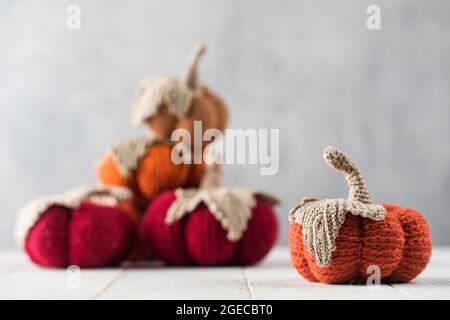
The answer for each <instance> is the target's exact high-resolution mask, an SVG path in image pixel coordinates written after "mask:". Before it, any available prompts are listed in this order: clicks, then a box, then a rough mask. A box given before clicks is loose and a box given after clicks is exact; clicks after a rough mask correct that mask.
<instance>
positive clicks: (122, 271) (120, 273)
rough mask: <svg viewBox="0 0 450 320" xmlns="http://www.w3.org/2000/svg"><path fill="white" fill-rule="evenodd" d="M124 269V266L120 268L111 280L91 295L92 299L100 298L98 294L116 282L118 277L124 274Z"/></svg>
mask: <svg viewBox="0 0 450 320" xmlns="http://www.w3.org/2000/svg"><path fill="white" fill-rule="evenodd" d="M125 270H126V267H125V268H123V269H121V270H120V272H119V274H118V275H117V276H115V277H114V278H113V279H111V281H110V282H109V283H107V284H106V285H105V286H104V287H103V288H101V289H100V290H99V292H98V293H97V294H95V295H94V296H93V298H92V300H98V299H99V298H100V296H101V295H102V294H103V293H105V292H106V290H108V289H109V288H110V287H111V286H112V285H113V284H114V283H116V282H117V280H119V278H121V277H122V276H123V275H124V273H125Z"/></svg>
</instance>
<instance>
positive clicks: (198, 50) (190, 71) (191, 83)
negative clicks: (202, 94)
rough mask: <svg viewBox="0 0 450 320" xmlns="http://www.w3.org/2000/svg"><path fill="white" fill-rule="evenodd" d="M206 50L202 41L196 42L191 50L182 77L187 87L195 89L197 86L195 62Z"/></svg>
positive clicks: (196, 62)
mask: <svg viewBox="0 0 450 320" xmlns="http://www.w3.org/2000/svg"><path fill="white" fill-rule="evenodd" d="M205 52H206V47H205V45H204V44H203V43H197V44H196V45H195V46H194V49H193V50H192V54H191V58H190V60H189V64H188V68H187V70H186V74H185V77H184V81H185V82H186V84H187V85H188V87H189V88H191V89H192V90H195V89H196V88H197V64H198V61H199V60H200V57H201V56H202V55H203V54H204V53H205Z"/></svg>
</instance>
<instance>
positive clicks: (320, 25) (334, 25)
mask: <svg viewBox="0 0 450 320" xmlns="http://www.w3.org/2000/svg"><path fill="white" fill-rule="evenodd" d="M69 4H78V5H80V7H81V10H82V28H81V30H80V31H68V29H67V28H66V17H67V15H66V8H67V6H68V5H69ZM369 4H378V5H380V7H381V9H382V30H381V31H369V30H367V28H366V26H365V24H366V17H367V15H366V8H367V6H368V5H369ZM449 14H450V2H449V1H445V0H442V1H429V0H428V1H425V0H423V1H411V0H402V1H375V0H373V1H360V0H354V1H348V0H347V1H331V0H330V1H317V0H310V1H298V0H292V1H257V0H253V1H240V0H234V1H230V0H222V1H209V0H202V1H183V0H179V1H143V0H142V1H127V2H125V1H106V0H102V1H87V0H86V1H78V0H74V1H70V2H64V1H62V2H59V3H56V2H55V1H50V0H48V1H43V0H39V1H17V2H13V1H4V0H2V1H1V2H0V179H1V186H2V187H1V192H0V213H1V220H0V221H1V222H0V247H2V248H10V247H13V246H14V245H15V244H14V240H13V237H12V232H13V226H14V220H15V217H16V214H17V211H18V209H19V208H20V207H21V206H22V205H23V204H25V203H26V202H27V201H28V200H30V199H32V198H33V197H35V196H37V195H40V194H45V193H49V192H57V191H62V190H65V189H68V188H70V187H73V186H76V185H79V184H86V183H94V182H95V181H96V179H95V169H94V164H95V160H96V159H98V158H99V156H101V155H102V154H103V152H104V151H105V150H106V149H107V147H108V146H109V145H110V144H111V143H113V142H115V141H117V140H120V139H122V138H125V137H132V136H136V135H140V134H143V133H145V131H144V130H142V129H132V128H131V127H130V125H129V121H128V105H129V101H130V98H131V97H132V95H133V92H134V90H135V87H136V85H137V83H138V81H139V79H141V78H142V77H144V76H146V75H149V74H156V75H177V74H178V73H179V72H180V71H181V70H182V69H183V67H184V65H185V60H186V58H187V56H188V53H189V52H190V49H191V47H192V45H193V44H194V43H195V42H196V41H197V40H202V41H204V42H205V43H206V44H207V45H208V47H209V52H208V55H207V56H206V57H205V58H204V59H203V61H202V62H201V66H200V73H201V78H202V80H203V81H205V82H206V83H208V84H209V85H210V86H211V87H212V88H213V89H214V90H216V91H217V92H219V93H220V94H221V95H222V96H223V97H224V98H225V99H226V101H227V102H228V104H229V106H230V108H231V112H232V121H231V127H233V128H244V129H245V128H280V129H281V132H280V135H281V136H280V139H281V143H280V152H281V154H280V157H281V159H280V162H281V164H280V165H281V167H280V171H279V174H278V175H276V176H272V177H263V176H260V175H259V168H258V167H256V166H228V167H227V168H226V179H225V180H226V181H225V182H226V184H227V185H246V186H257V187H259V188H261V189H264V190H267V191H271V192H273V193H275V194H277V195H278V196H279V197H280V198H281V199H282V201H283V204H282V205H281V206H280V207H279V216H280V221H281V222H282V233H281V235H280V243H283V244H285V243H286V242H287V241H286V238H287V227H288V222H287V212H288V210H289V209H290V208H291V207H292V206H293V205H294V204H296V203H297V202H298V201H300V200H301V198H302V197H304V196H317V197H342V196H345V195H346V192H347V188H346V184H345V180H344V178H343V177H342V176H341V175H339V174H338V173H336V172H334V171H332V170H331V169H329V168H328V166H327V165H326V164H324V162H323V161H322V149H323V147H325V146H327V145H330V144H332V145H336V146H338V147H340V148H342V149H343V150H345V151H347V153H349V154H350V155H351V156H352V157H353V159H354V160H355V161H356V162H357V163H358V164H359V165H360V167H361V169H362V171H363V172H364V174H365V177H366V181H367V183H368V185H369V188H370V190H371V192H372V196H373V198H374V199H375V200H376V201H377V202H395V203H398V204H402V205H406V206H410V207H414V208H416V209H418V210H420V211H422V212H423V213H424V215H425V216H426V217H427V219H428V221H429V222H430V224H431V228H432V236H433V241H434V243H435V244H439V245H442V244H447V245H448V244H450V212H449V211H450V192H449V191H450V171H449V168H450V166H449V161H450V148H449V146H448V138H449V136H450V128H449V120H450V103H449V102H450V101H449V91H448V89H449V88H450V74H449V72H450V34H449V30H450V19H449Z"/></svg>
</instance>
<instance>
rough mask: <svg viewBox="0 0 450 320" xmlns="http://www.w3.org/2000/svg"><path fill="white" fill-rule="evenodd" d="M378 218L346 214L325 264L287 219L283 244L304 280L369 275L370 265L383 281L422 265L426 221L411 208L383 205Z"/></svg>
mask: <svg viewBox="0 0 450 320" xmlns="http://www.w3.org/2000/svg"><path fill="white" fill-rule="evenodd" d="M384 207H385V208H386V210H387V215H386V217H385V219H384V220H381V221H374V220H371V219H365V218H362V217H359V216H354V215H351V214H347V216H346V219H345V222H344V223H343V224H342V226H341V228H340V230H339V235H338V236H337V238H336V250H335V251H334V252H333V256H332V260H331V263H330V264H329V265H328V266H326V267H325V268H321V267H319V266H318V265H317V264H316V260H315V256H314V254H312V253H311V252H309V250H308V248H306V247H305V246H304V244H303V236H302V226H301V225H300V224H295V223H294V224H291V228H290V230H289V246H290V249H291V260H292V263H293V265H294V267H295V268H296V269H297V271H298V272H299V273H300V274H301V275H302V276H303V277H304V278H306V279H308V280H310V281H319V282H324V283H349V282H351V281H352V280H355V279H358V278H360V279H367V278H368V277H369V276H371V275H372V272H368V267H369V266H373V265H376V266H378V267H379V268H380V271H381V280H382V281H384V282H408V281H411V280H412V279H414V278H415V277H417V276H418V275H419V274H420V273H421V272H422V271H423V270H424V269H425V267H426V265H427V264H428V262H429V259H430V256H431V237H430V232H429V227H428V224H427V222H426V221H425V219H424V218H423V217H422V215H421V214H420V213H418V212H416V211H414V210H412V209H406V208H401V207H398V206H396V205H384Z"/></svg>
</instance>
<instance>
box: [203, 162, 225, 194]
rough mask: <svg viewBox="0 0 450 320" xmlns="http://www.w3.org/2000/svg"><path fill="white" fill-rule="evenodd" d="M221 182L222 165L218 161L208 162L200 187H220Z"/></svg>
mask: <svg viewBox="0 0 450 320" xmlns="http://www.w3.org/2000/svg"><path fill="white" fill-rule="evenodd" d="M221 182H222V166H221V165H220V164H218V163H212V164H208V165H207V167H206V172H205V175H204V177H203V179H202V181H201V183H200V189H213V188H218V187H220V185H221Z"/></svg>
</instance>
